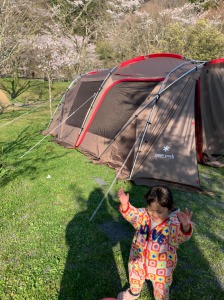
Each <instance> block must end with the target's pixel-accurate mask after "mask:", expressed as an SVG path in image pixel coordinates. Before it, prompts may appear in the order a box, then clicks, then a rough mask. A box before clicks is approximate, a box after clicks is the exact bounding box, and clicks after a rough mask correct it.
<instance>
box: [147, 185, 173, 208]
mask: <svg viewBox="0 0 224 300" xmlns="http://www.w3.org/2000/svg"><path fill="white" fill-rule="evenodd" d="M145 199H146V201H147V205H148V206H150V205H151V203H152V202H158V203H159V204H160V205H161V206H163V207H167V208H168V209H169V211H171V210H172V209H173V195H172V193H171V191H170V189H169V188H168V187H166V186H162V185H156V186H154V187H152V188H151V189H150V190H149V191H148V193H147V194H146V195H145Z"/></svg>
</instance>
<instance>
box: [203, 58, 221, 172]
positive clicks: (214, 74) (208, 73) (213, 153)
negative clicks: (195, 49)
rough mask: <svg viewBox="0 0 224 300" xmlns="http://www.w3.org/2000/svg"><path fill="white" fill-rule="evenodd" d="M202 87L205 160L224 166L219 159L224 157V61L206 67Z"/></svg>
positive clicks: (212, 62)
mask: <svg viewBox="0 0 224 300" xmlns="http://www.w3.org/2000/svg"><path fill="white" fill-rule="evenodd" d="M200 85H201V90H200V94H201V100H200V101H201V105H200V107H201V119H202V130H203V131H202V139H203V144H202V149H201V151H202V154H203V159H204V160H205V162H207V163H209V164H212V165H214V166H218V165H219V164H220V165H223V164H221V163H220V162H219V161H218V159H219V157H220V156H221V155H224V138H223V137H224V122H223V113H224V99H223V91H224V59H219V60H213V61H211V62H209V63H207V64H206V65H205V67H204V68H203V70H202V72H201V78H200ZM204 87H206V88H204Z"/></svg>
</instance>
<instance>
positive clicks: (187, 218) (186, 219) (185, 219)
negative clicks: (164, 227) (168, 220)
mask: <svg viewBox="0 0 224 300" xmlns="http://www.w3.org/2000/svg"><path fill="white" fill-rule="evenodd" d="M192 215H193V213H192V212H189V211H188V209H187V208H186V209H185V213H184V212H182V211H179V212H177V217H178V219H179V221H180V223H181V224H182V227H183V230H184V232H189V231H190V228H191V218H192Z"/></svg>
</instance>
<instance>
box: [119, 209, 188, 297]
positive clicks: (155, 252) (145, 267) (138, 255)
mask: <svg viewBox="0 0 224 300" xmlns="http://www.w3.org/2000/svg"><path fill="white" fill-rule="evenodd" d="M120 212H121V214H122V215H123V217H124V218H125V219H126V220H127V221H128V222H130V223H131V224H132V225H133V226H134V228H135V230H136V232H135V235H134V238H133V241H132V246H131V251H130V256H129V264H128V271H129V283H130V289H131V291H132V293H134V294H138V293H140V291H141V289H142V286H143V284H144V282H145V280H146V279H149V280H151V282H152V284H153V291H154V297H155V299H156V300H168V299H169V287H170V285H171V283H172V280H173V271H174V269H175V267H176V263H177V253H176V251H177V248H178V246H179V244H181V243H183V242H185V241H186V240H188V239H189V238H190V237H191V235H192V227H191V229H190V231H189V232H188V233H185V232H184V231H183V230H182V228H181V224H180V222H179V220H178V218H177V215H176V212H177V210H176V211H174V212H172V213H170V214H169V216H168V218H167V219H166V220H164V221H163V222H162V223H160V224H159V225H157V226H156V227H154V228H153V229H152V230H151V219H150V216H149V215H148V214H147V211H146V209H145V208H135V207H134V206H132V205H131V204H130V203H129V205H128V208H127V210H126V211H122V209H121V206H120Z"/></svg>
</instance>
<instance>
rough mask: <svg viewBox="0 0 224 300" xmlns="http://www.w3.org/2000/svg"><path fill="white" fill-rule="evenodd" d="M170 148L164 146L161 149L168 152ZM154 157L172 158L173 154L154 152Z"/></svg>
mask: <svg viewBox="0 0 224 300" xmlns="http://www.w3.org/2000/svg"><path fill="white" fill-rule="evenodd" d="M169 150H170V147H169V146H164V147H163V151H164V152H168V151H169ZM155 157H157V158H166V159H174V155H173V154H164V153H162V154H160V153H155Z"/></svg>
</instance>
